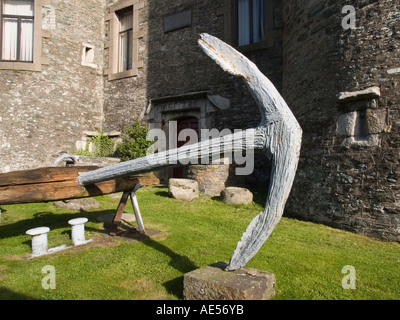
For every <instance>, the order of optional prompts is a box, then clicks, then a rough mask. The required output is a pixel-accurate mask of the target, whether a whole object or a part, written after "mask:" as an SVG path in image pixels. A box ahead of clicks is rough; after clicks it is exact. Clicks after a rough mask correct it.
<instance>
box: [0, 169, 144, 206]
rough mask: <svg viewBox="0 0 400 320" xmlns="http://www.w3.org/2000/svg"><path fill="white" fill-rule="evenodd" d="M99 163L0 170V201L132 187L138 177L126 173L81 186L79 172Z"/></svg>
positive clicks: (52, 198) (86, 194) (90, 194)
mask: <svg viewBox="0 0 400 320" xmlns="http://www.w3.org/2000/svg"><path fill="white" fill-rule="evenodd" d="M94 169H98V167H50V168H39V169H34V170H22V171H14V172H9V173H3V174H0V204H18V203H34V202H47V201H56V200H66V199H77V198H85V197H93V196H98V195H103V194H109V193H115V192H120V191H125V190H132V189H133V188H134V187H135V185H136V184H138V183H139V181H140V179H139V178H138V177H125V178H118V179H112V180H109V181H103V182H99V183H94V184H90V185H87V186H82V185H80V184H79V183H78V182H77V177H78V174H79V172H88V171H91V170H94Z"/></svg>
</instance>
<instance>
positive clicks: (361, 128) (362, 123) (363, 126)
mask: <svg viewBox="0 0 400 320" xmlns="http://www.w3.org/2000/svg"><path fill="white" fill-rule="evenodd" d="M354 138H355V139H356V140H365V139H367V138H368V132H367V120H366V116H365V110H362V111H357V117H356V123H355V127H354Z"/></svg>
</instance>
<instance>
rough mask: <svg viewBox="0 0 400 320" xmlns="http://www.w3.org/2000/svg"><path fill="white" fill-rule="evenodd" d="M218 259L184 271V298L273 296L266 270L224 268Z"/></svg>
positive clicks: (272, 279)
mask: <svg viewBox="0 0 400 320" xmlns="http://www.w3.org/2000/svg"><path fill="white" fill-rule="evenodd" d="M226 266H227V263H225V262H219V263H216V264H212V265H210V266H206V267H203V268H200V269H197V270H194V271H192V272H189V273H187V274H185V276H184V283H183V287H184V288H183V295H184V299H185V300H270V299H272V298H273V297H274V296H275V283H276V280H275V275H274V274H272V273H269V272H266V271H262V270H257V269H252V268H247V267H244V268H241V269H238V270H235V271H224V269H225V267H226Z"/></svg>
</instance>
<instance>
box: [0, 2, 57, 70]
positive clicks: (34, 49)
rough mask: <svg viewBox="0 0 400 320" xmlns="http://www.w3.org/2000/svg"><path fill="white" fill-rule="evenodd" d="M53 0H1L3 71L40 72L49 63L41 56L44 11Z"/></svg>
mask: <svg viewBox="0 0 400 320" xmlns="http://www.w3.org/2000/svg"><path fill="white" fill-rule="evenodd" d="M47 5H50V0H0V69H1V70H26V71H41V70H42V65H47V64H49V62H50V60H49V59H48V58H46V57H43V56H42V39H43V38H50V32H49V31H48V30H43V29H42V14H41V13H42V8H43V7H44V6H47ZM38 13H40V14H38Z"/></svg>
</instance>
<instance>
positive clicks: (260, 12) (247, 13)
mask: <svg viewBox="0 0 400 320" xmlns="http://www.w3.org/2000/svg"><path fill="white" fill-rule="evenodd" d="M266 7H267V6H266V0H237V1H236V26H237V32H236V34H237V39H236V41H237V45H238V46H245V45H249V44H252V43H259V42H262V41H264V40H265V38H266V32H267V28H266V16H267V11H266Z"/></svg>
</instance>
